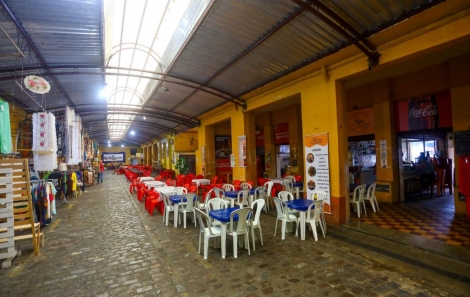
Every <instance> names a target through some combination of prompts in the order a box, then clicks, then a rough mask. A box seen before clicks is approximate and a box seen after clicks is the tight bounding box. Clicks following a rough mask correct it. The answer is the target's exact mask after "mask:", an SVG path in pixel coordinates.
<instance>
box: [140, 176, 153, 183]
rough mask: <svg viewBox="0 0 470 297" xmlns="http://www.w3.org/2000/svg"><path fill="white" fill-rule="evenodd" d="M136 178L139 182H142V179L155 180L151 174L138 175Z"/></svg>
mask: <svg viewBox="0 0 470 297" xmlns="http://www.w3.org/2000/svg"><path fill="white" fill-rule="evenodd" d="M137 180H138V181H139V182H144V181H155V178H153V177H151V176H144V177H138V178H137Z"/></svg>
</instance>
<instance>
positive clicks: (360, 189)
mask: <svg viewBox="0 0 470 297" xmlns="http://www.w3.org/2000/svg"><path fill="white" fill-rule="evenodd" d="M365 191H366V185H365V184H362V185H359V186H357V187H356V188H355V189H354V192H353V198H352V201H359V200H361V198H362V197H364V193H365Z"/></svg>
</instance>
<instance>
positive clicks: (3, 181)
mask: <svg viewBox="0 0 470 297" xmlns="http://www.w3.org/2000/svg"><path fill="white" fill-rule="evenodd" d="M14 225H15V218H14V214H13V169H11V168H0V259H6V260H5V261H4V262H3V263H2V268H6V267H10V266H11V260H12V259H14V258H15V257H16V256H17V255H18V251H17V250H16V249H15V229H14V228H15V227H14Z"/></svg>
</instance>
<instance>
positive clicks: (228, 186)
mask: <svg viewBox="0 0 470 297" xmlns="http://www.w3.org/2000/svg"><path fill="white" fill-rule="evenodd" d="M222 189H223V190H224V192H230V191H235V187H234V186H233V185H231V184H223V185H222Z"/></svg>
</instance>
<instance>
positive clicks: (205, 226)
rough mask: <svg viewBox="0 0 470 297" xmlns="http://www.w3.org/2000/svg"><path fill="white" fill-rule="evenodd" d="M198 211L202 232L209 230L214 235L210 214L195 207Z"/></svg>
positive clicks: (197, 216) (197, 215)
mask: <svg viewBox="0 0 470 297" xmlns="http://www.w3.org/2000/svg"><path fill="white" fill-rule="evenodd" d="M194 210H195V211H196V218H197V220H198V221H199V228H200V229H201V232H204V233H205V232H209V234H211V235H213V233H212V229H211V227H212V219H211V217H210V216H208V215H207V214H206V213H205V212H203V211H202V210H200V209H198V208H195V209H194Z"/></svg>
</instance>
